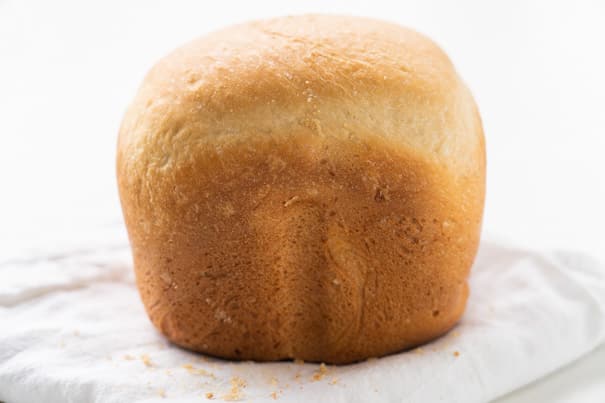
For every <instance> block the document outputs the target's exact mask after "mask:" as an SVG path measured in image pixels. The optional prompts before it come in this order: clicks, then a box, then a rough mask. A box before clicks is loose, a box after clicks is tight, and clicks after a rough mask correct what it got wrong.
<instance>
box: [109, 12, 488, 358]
mask: <svg viewBox="0 0 605 403" xmlns="http://www.w3.org/2000/svg"><path fill="white" fill-rule="evenodd" d="M117 169H118V182H119V188H120V197H121V201H122V206H123V210H124V217H125V221H126V224H127V227H128V232H129V236H130V240H131V244H132V248H133V255H134V261H135V270H136V274H137V284H138V286H139V290H140V292H141V296H142V299H143V302H144V304H145V306H146V308H147V310H148V313H149V315H150V318H151V320H152V321H153V323H154V324H155V325H156V326H157V327H158V328H159V329H160V330H161V331H162V332H163V333H164V334H165V335H166V336H167V337H168V338H170V339H171V340H172V341H174V342H175V343H177V344H179V345H182V346H185V347H188V348H191V349H194V350H197V351H202V352H205V353H208V354H212V355H218V356H222V357H228V358H238V359H256V360H276V359H284V358H300V359H304V360H308V361H325V362H332V363H346V362H352V361H356V360H360V359H364V358H367V357H371V356H381V355H384V354H387V353H390V352H394V351H399V350H401V349H405V348H408V347H411V346H414V345H417V344H420V343H423V342H426V341H428V340H430V339H432V338H434V337H436V336H438V335H440V334H442V333H444V332H445V331H447V330H448V329H449V328H451V326H453V324H454V323H455V322H456V321H457V320H458V319H459V317H460V316H461V315H462V312H463V310H464V306H465V303H466V298H467V294H468V288H467V284H466V278H467V276H468V272H469V269H470V266H471V264H472V261H473V259H474V256H475V253H476V249H477V245H478V240H479V232H480V225H481V216H482V209H483V197H484V180H485V155H484V144H483V133H482V129H481V123H480V120H479V116H478V113H477V110H476V107H475V105H474V101H473V100H472V97H471V95H470V93H469V92H468V90H467V89H466V87H465V86H464V84H463V83H462V82H461V80H460V79H459V78H458V76H457V75H456V73H455V71H454V69H453V67H452V66H451V63H450V62H449V60H448V59H447V57H446V56H445V55H444V54H443V52H442V51H441V50H439V49H438V48H437V47H436V46H435V45H434V44H433V43H432V42H430V41H429V40H428V39H426V38H425V37H423V36H421V35H419V34H417V33H414V32H412V31H409V30H406V29H403V28H401V27H398V26H396V25H392V24H387V23H384V22H380V21H375V20H368V19H359V18H352V17H333V16H332V17H326V16H302V17H288V18H280V19H274V20H269V21H261V22H254V23H249V24H244V25H240V26H237V27H232V28H229V29H227V30H224V31H220V32H217V33H215V34H211V35H209V36H206V37H204V38H202V39H199V40H197V41H194V42H192V43H190V44H189V45H186V46H185V47H183V48H181V49H179V50H177V51H176V52H174V53H173V54H172V55H170V56H168V57H167V58H164V59H163V60H162V61H160V63H159V64H158V65H156V66H155V67H154V68H153V69H152V71H151V72H150V73H149V75H148V76H147V78H146V80H145V82H144V83H143V85H142V87H141V89H140V91H139V94H138V95H137V97H136V99H135V101H134V102H133V104H132V106H131V108H130V109H129V111H128V112H127V114H126V116H125V119H124V122H123V125H122V128H121V131H120V137H119V145H118V164H117Z"/></svg>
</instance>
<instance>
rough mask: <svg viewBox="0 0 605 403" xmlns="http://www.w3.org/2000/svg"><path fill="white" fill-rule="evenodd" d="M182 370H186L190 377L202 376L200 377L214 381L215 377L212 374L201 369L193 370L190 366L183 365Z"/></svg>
mask: <svg viewBox="0 0 605 403" xmlns="http://www.w3.org/2000/svg"><path fill="white" fill-rule="evenodd" d="M183 368H185V369H186V370H187V372H189V373H190V374H191V375H202V376H208V377H210V378H212V379H216V376H215V375H214V374H213V373H212V372H210V371H206V370H205V369H203V368H195V367H194V366H193V365H191V364H185V365H183Z"/></svg>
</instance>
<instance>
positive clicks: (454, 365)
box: [0, 229, 605, 403]
mask: <svg viewBox="0 0 605 403" xmlns="http://www.w3.org/2000/svg"><path fill="white" fill-rule="evenodd" d="M122 233H123V230H121V229H120V230H119V231H116V232H115V233H112V232H110V234H113V235H104V236H103V238H105V239H112V240H113V243H112V242H102V241H100V240H99V239H97V240H96V241H95V242H94V243H91V244H90V245H88V249H82V248H79V249H76V250H73V251H71V252H70V251H67V250H66V251H64V252H61V253H55V254H53V255H49V256H38V257H34V258H29V259H27V260H11V261H5V262H2V263H0V401H5V402H7V403H38V402H46V403H54V402H57V403H65V402H78V403H80V402H86V403H88V402H99V403H100V402H103V403H109V402H112V403H113V402H115V403H117V402H128V403H131V402H166V401H175V402H176V401H178V402H200V401H205V399H208V398H212V399H215V400H218V401H222V400H228V399H240V400H242V401H249V402H261V401H272V399H276V400H277V401H281V402H395V401H397V402H437V401H447V402H464V403H472V402H485V401H489V400H492V399H494V398H496V397H498V396H501V395H503V394H505V393H507V392H510V391H513V390H515V389H517V388H519V387H521V386H523V385H525V384H527V383H529V382H531V381H533V380H535V379H537V378H539V377H541V376H544V375H546V374H548V373H549V372H551V371H553V370H555V369H557V368H559V367H561V366H563V365H565V364H566V363H569V362H570V361H572V360H574V359H575V358H578V357H579V356H581V355H583V354H585V353H587V352H588V351H590V350H591V349H593V348H594V347H595V346H597V345H598V344H600V343H601V342H603V341H605V268H604V267H603V266H600V265H598V264H597V263H596V262H595V261H594V260H592V259H590V258H588V257H586V256H582V255H578V254H574V253H568V252H538V251H523V250H517V249H512V248H508V247H506V246H505V245H502V244H501V243H496V242H490V241H489V240H483V242H482V244H481V247H480V251H479V255H478V258H477V261H476V263H475V265H474V267H473V270H472V274H471V280H470V282H471V297H470V299H469V302H468V307H467V310H466V313H465V315H464V317H463V319H462V321H461V322H460V323H459V324H458V326H456V328H455V329H453V330H452V331H451V332H450V333H449V334H447V335H446V336H444V337H442V338H440V339H438V340H436V341H434V342H432V343H430V344H427V345H425V346H422V347H421V348H417V349H415V350H411V351H407V352H403V353H399V354H395V355H391V356H388V357H385V358H381V359H374V360H369V361H366V362H362V363H359V364H354V365H348V366H339V367H336V366H327V367H320V366H319V365H316V364H297V363H291V362H281V363H253V362H228V361H222V360H218V359H212V358H207V357H204V356H201V355H199V354H194V353H191V352H188V351H185V350H182V349H179V348H177V347H175V346H172V345H170V344H169V343H168V342H167V341H166V340H165V339H164V338H163V337H162V336H161V335H160V334H159V333H158V332H157V331H156V330H155V329H154V328H153V327H152V325H151V324H150V322H149V321H148V319H147V316H146V314H145V312H144V310H143V307H142V305H141V302H140V300H139V297H138V294H137V291H136V289H135V286H134V282H133V274H132V269H131V260H130V252H129V249H128V245H127V244H126V242H125V240H124V239H123V236H122ZM97 238H99V237H97ZM116 239H117V240H118V241H117V243H116Z"/></svg>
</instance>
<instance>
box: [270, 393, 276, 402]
mask: <svg viewBox="0 0 605 403" xmlns="http://www.w3.org/2000/svg"><path fill="white" fill-rule="evenodd" d="M271 398H272V399H273V400H277V392H271Z"/></svg>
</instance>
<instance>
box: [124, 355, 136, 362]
mask: <svg viewBox="0 0 605 403" xmlns="http://www.w3.org/2000/svg"><path fill="white" fill-rule="evenodd" d="M124 359H125V360H127V361H132V360H136V357H133V356H132V355H130V354H124Z"/></svg>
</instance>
